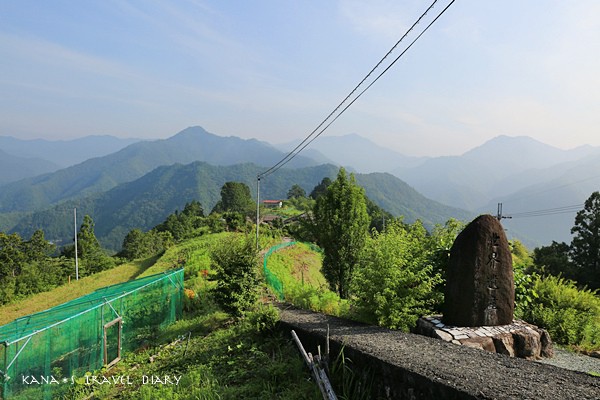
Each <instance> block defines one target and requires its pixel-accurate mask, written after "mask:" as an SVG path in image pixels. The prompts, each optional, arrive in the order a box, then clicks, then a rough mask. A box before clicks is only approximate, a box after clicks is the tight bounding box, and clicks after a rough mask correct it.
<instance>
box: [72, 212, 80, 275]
mask: <svg viewBox="0 0 600 400" xmlns="http://www.w3.org/2000/svg"><path fill="white" fill-rule="evenodd" d="M73 217H74V218H73V220H74V222H75V223H74V225H75V279H76V280H79V260H78V258H77V208H74V209H73Z"/></svg>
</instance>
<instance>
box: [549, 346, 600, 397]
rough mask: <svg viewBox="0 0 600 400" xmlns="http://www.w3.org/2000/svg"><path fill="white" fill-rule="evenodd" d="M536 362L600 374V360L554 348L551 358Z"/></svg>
mask: <svg viewBox="0 0 600 400" xmlns="http://www.w3.org/2000/svg"><path fill="white" fill-rule="evenodd" d="M537 362H539V363H542V364H550V365H555V366H557V367H560V368H564V369H570V370H572V371H581V372H588V373H589V372H595V373H596V374H600V358H594V357H590V356H584V355H580V354H575V353H571V352H570V351H567V350H562V349H558V348H556V347H555V348H554V357H553V358H544V359H542V360H538V361H537ZM599 397H600V396H599Z"/></svg>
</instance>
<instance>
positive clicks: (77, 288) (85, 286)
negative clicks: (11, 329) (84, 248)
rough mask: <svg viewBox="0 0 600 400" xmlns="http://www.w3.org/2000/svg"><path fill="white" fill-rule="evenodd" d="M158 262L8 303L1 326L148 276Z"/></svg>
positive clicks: (139, 262)
mask: <svg viewBox="0 0 600 400" xmlns="http://www.w3.org/2000/svg"><path fill="white" fill-rule="evenodd" d="M157 259H158V256H155V257H150V258H148V259H145V260H136V261H132V262H129V263H126V264H122V265H119V266H117V267H115V268H112V269H110V270H106V271H102V272H99V273H97V274H94V275H90V276H86V277H85V278H82V279H80V280H78V281H75V280H72V281H71V282H69V283H67V284H65V285H63V286H59V287H57V288H54V289H52V290H50V291H48V292H42V293H37V294H35V295H33V296H31V297H28V298H26V299H22V300H19V301H17V302H14V303H10V304H6V305H4V306H2V307H0V325H4V324H7V323H9V322H11V321H13V320H15V319H17V318H19V317H23V316H25V315H29V314H34V313H37V312H40V311H44V310H47V309H48V308H51V307H54V306H57V305H59V304H62V303H64V302H67V301H69V300H73V299H76V298H77V297H80V296H83V295H85V294H88V293H90V292H93V291H94V290H96V289H100V288H102V287H104V286H109V285H114V284H115V283H120V282H125V281H129V280H131V279H136V278H138V277H140V276H142V275H145V272H146V271H148V269H150V267H151V266H152V265H154V264H155V263H156V261H157ZM163 271H164V270H163ZM159 272H161V271H159Z"/></svg>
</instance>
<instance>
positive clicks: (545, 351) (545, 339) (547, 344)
mask: <svg viewBox="0 0 600 400" xmlns="http://www.w3.org/2000/svg"><path fill="white" fill-rule="evenodd" d="M538 332H539V333H540V342H541V344H542V350H541V352H540V353H541V356H542V357H546V358H552V357H554V346H553V344H552V339H550V334H549V333H548V331H547V330H545V329H539V328H538Z"/></svg>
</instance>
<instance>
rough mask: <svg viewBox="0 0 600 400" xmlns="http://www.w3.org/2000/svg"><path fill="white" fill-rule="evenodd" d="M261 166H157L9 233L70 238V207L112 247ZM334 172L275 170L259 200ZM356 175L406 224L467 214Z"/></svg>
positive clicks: (307, 186)
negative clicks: (86, 218) (39, 231)
mask: <svg viewBox="0 0 600 400" xmlns="http://www.w3.org/2000/svg"><path fill="white" fill-rule="evenodd" d="M263 170H264V168H263V167H261V166H258V165H254V164H241V165H234V166H214V165H209V164H207V163H203V162H195V163H191V164H187V165H180V164H177V165H172V166H165V167H160V168H157V169H155V170H154V171H152V172H151V173H149V174H146V175H145V176H143V177H141V178H139V179H137V180H135V181H133V182H129V183H125V184H122V185H119V186H117V187H115V188H113V189H111V190H109V191H107V192H105V193H102V194H98V195H93V196H88V197H86V198H84V199H80V200H72V201H67V202H64V203H62V204H60V205H57V206H55V207H52V208H50V209H47V210H44V211H40V212H36V213H32V214H28V215H27V216H26V217H25V218H23V219H21V220H20V222H19V223H18V224H16V225H15V226H13V227H11V231H14V232H18V233H19V234H20V235H21V236H23V237H29V236H30V235H31V233H32V232H34V231H35V230H36V229H43V230H44V232H45V233H46V236H47V237H48V238H49V239H51V240H53V241H55V242H57V243H67V242H69V241H70V240H71V237H72V226H73V222H72V215H73V208H77V209H78V212H79V213H80V214H81V215H83V214H89V215H90V216H92V218H93V219H94V221H95V223H96V234H97V236H98V239H99V240H100V242H101V243H102V244H103V246H104V247H106V248H109V249H112V250H118V249H119V248H120V246H121V243H122V241H123V238H124V237H125V235H126V234H127V232H129V231H130V230H131V229H133V228H140V229H144V230H146V229H149V228H151V227H153V226H154V225H156V224H158V223H160V222H161V221H163V220H164V218H165V217H166V216H167V215H169V214H170V213H172V212H174V211H175V210H177V209H183V206H184V205H185V204H186V203H187V202H190V201H192V200H198V201H199V202H200V203H201V204H202V206H203V207H204V209H205V210H207V211H210V210H211V209H212V207H213V206H214V205H215V204H216V202H217V201H218V200H219V196H220V189H221V187H222V186H223V184H224V183H225V182H228V181H237V182H243V183H245V184H246V185H248V186H249V187H251V188H255V187H256V176H257V174H258V173H259V172H261V171H263ZM337 170H338V169H337V167H335V166H333V165H322V166H317V167H307V168H300V169H281V170H280V171H278V173H277V174H273V175H271V176H269V177H268V178H267V179H264V180H263V181H261V198H262V199H269V198H270V199H285V198H286V196H287V193H288V191H289V189H290V188H291V186H292V185H294V184H298V185H300V186H301V187H302V188H304V190H305V191H306V192H310V191H311V190H312V189H313V188H314V187H315V186H316V185H317V184H318V183H319V182H320V181H321V180H322V179H323V178H324V177H335V175H336V173H337ZM356 179H357V182H358V183H359V184H360V185H361V186H363V187H364V188H365V191H366V194H367V196H369V198H371V199H372V200H373V201H374V202H375V203H376V204H377V205H379V206H380V207H382V208H384V209H385V210H387V211H389V212H390V213H392V214H393V215H395V216H401V215H403V216H405V218H406V221H407V222H412V221H414V220H416V219H421V220H422V221H423V223H424V224H425V226H427V227H432V226H433V224H435V223H444V222H445V221H446V220H448V219H449V218H456V219H468V218H469V214H468V213H467V212H465V211H463V210H459V209H454V208H450V207H447V206H444V205H442V204H439V203H436V202H434V201H432V200H429V199H426V198H425V197H423V196H421V195H420V194H419V193H417V192H416V191H415V190H414V189H412V188H411V187H410V186H408V185H407V184H406V183H404V182H402V181H401V180H399V179H398V178H396V177H394V176H392V175H390V174H378V173H373V174H368V175H362V174H357V175H356ZM253 191H254V190H253ZM253 195H255V194H253Z"/></svg>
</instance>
